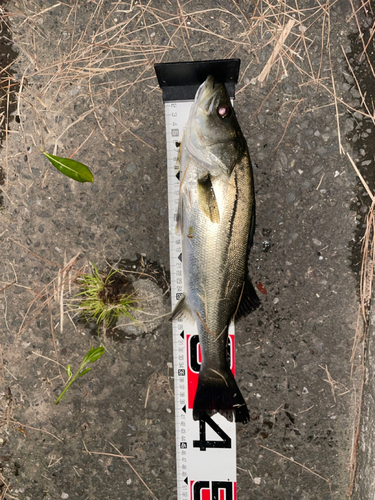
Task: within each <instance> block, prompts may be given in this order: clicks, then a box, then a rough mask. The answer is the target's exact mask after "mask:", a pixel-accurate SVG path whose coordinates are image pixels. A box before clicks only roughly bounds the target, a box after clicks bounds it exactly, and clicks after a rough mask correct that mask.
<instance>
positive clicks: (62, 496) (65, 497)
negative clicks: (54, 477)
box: [61, 493, 69, 500]
mask: <svg viewBox="0 0 375 500" xmlns="http://www.w3.org/2000/svg"><path fill="white" fill-rule="evenodd" d="M61 498H64V499H65V500H66V499H67V498H69V495H68V494H67V493H61Z"/></svg>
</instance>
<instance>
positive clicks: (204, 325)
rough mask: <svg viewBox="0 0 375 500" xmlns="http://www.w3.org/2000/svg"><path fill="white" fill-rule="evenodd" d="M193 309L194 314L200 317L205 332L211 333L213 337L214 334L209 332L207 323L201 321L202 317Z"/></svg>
mask: <svg viewBox="0 0 375 500" xmlns="http://www.w3.org/2000/svg"><path fill="white" fill-rule="evenodd" d="M194 310H195V313H196V315H197V316H198V318H199V319H200V321H201V323H202V325H203V327H204V329H205V330H206V332H207V333H209V334H210V335H212V336H213V337H215V334H214V333H212V332H211V330H210V329H209V328H208V326H207V324H206V323H205V322H204V321H203V319H202V318H201V315H200V314H199V312H198V311H197V310H196V309H194Z"/></svg>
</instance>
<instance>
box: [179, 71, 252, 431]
mask: <svg viewBox="0 0 375 500" xmlns="http://www.w3.org/2000/svg"><path fill="white" fill-rule="evenodd" d="M179 161H180V168H181V174H180V198H179V210H178V229H179V230H180V232H181V236H182V259H183V272H184V287H185V291H184V296H183V298H182V299H181V300H180V302H179V303H178V304H177V306H176V308H175V311H174V313H173V317H174V318H175V317H179V316H182V315H188V316H191V317H192V318H193V319H194V320H195V322H196V325H197V328H198V333H199V339H200V344H201V353H202V364H201V367H200V372H199V382H198V388H197V393H196V396H195V401H194V408H193V417H194V419H199V414H200V412H202V411H205V412H207V413H208V414H209V415H212V414H214V413H216V412H219V413H221V414H222V415H224V416H225V417H226V418H227V419H228V420H233V413H234V415H235V420H236V421H241V422H247V421H248V420H249V413H248V409H247V406H246V403H245V401H244V399H243V397H242V395H241V393H240V390H239V388H238V386H237V384H236V382H235V379H234V377H233V374H232V372H231V370H230V367H229V364H228V359H227V341H228V326H229V324H230V321H231V319H232V317H233V316H234V315H235V314H236V312H237V315H238V313H239V314H244V313H246V312H248V311H250V310H251V309H254V308H255V307H256V305H257V303H258V299H257V296H256V293H255V291H254V289H253V287H252V285H251V282H250V279H249V277H248V273H247V258H248V249H249V239H251V231H252V228H251V226H252V222H254V188H253V177H252V171H251V163H250V158H249V153H248V149H247V145H246V141H245V139H244V137H243V135H242V132H241V129H240V127H239V125H238V122H237V119H236V116H235V114H234V110H233V108H232V106H231V103H230V99H229V97H228V94H227V92H226V89H225V87H224V85H217V86H215V87H214V79H213V77H211V76H210V77H208V78H207V80H206V81H205V82H204V83H203V84H202V85H201V87H200V88H199V90H198V92H197V94H196V98H195V102H194V104H193V106H192V109H191V113H190V117H189V120H188V123H187V126H186V129H185V133H184V137H183V140H182V143H181V145H180V157H179Z"/></svg>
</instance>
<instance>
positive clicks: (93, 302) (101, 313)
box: [74, 263, 137, 328]
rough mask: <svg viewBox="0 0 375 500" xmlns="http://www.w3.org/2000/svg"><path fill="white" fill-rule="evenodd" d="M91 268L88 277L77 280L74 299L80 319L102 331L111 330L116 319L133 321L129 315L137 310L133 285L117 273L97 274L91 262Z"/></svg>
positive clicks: (113, 270) (98, 272)
mask: <svg viewBox="0 0 375 500" xmlns="http://www.w3.org/2000/svg"><path fill="white" fill-rule="evenodd" d="M91 266H92V271H91V274H82V275H81V276H80V277H79V278H78V283H79V286H80V288H81V291H80V292H79V293H78V294H77V295H75V296H74V298H75V299H76V300H78V301H79V305H78V310H79V311H80V312H81V317H82V318H83V319H85V320H86V321H91V320H92V319H95V320H96V322H97V324H99V323H103V324H104V326H105V327H106V328H111V327H113V326H114V325H115V323H116V321H117V319H118V317H119V316H128V317H129V318H130V319H131V320H132V321H135V319H134V318H133V316H132V315H131V311H136V310H137V308H136V307H135V306H136V301H135V290H134V287H133V284H132V283H131V282H130V281H129V280H128V279H127V278H126V276H125V275H124V274H123V273H122V272H121V271H119V270H116V269H112V270H111V271H109V272H100V271H98V268H97V267H96V266H95V264H94V263H91Z"/></svg>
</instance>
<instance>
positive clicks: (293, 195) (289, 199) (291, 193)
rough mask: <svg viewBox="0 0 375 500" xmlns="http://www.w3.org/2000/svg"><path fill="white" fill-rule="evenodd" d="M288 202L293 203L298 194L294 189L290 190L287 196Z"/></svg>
mask: <svg viewBox="0 0 375 500" xmlns="http://www.w3.org/2000/svg"><path fill="white" fill-rule="evenodd" d="M286 199H287V201H288V203H293V202H294V201H295V199H296V195H295V194H294V191H289V193H288V194H287V197H286Z"/></svg>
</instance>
